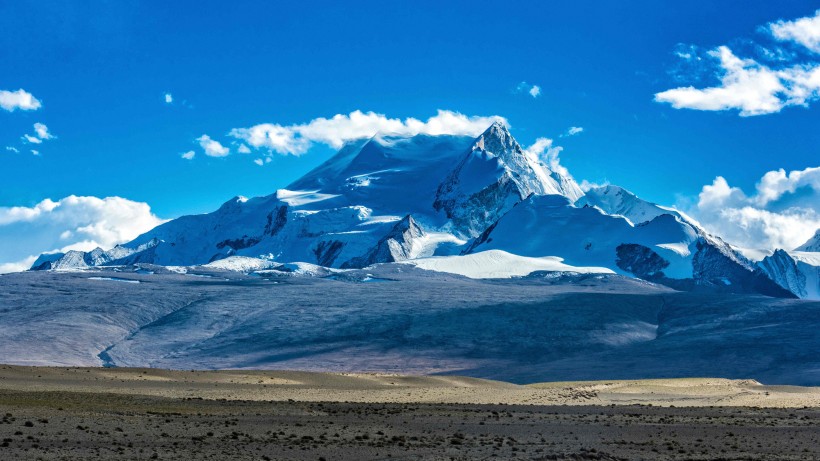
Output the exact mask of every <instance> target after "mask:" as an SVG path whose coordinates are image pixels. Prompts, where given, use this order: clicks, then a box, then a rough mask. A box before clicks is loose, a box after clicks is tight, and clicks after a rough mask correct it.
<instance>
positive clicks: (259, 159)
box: [253, 158, 265, 166]
mask: <svg viewBox="0 0 820 461" xmlns="http://www.w3.org/2000/svg"><path fill="white" fill-rule="evenodd" d="M253 163H255V164H257V165H259V166H262V165H264V164H265V161H264V160H262V159H261V158H258V159H256V160H254V161H253Z"/></svg>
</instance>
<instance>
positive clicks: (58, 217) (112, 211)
mask: <svg viewBox="0 0 820 461" xmlns="http://www.w3.org/2000/svg"><path fill="white" fill-rule="evenodd" d="M162 222H163V220H161V219H159V218H158V217H157V216H155V215H154V214H153V213H151V208H150V207H149V206H148V204H146V203H142V202H134V201H131V200H127V199H124V198H121V197H106V198H97V197H77V196H74V195H72V196H69V197H65V198H63V199H61V200H58V201H53V200H50V199H45V200H43V201H41V202H40V203H38V204H36V205H34V206H32V207H0V242H3V243H2V244H0V272H9V271H11V270H14V269H15V268H17V269H27V268H28V267H27V266H26V264H28V265H30V264H31V263H32V262H33V257H36V255H39V254H40V253H45V252H54V251H67V250H71V249H74V250H83V251H88V250H92V249H94V248H96V247H98V246H99V247H102V248H106V249H107V248H111V247H113V246H114V245H116V244H118V243H124V242H128V241H130V240H133V239H134V238H136V237H137V236H138V235H140V234H142V233H144V232H146V231H148V230H150V229H152V228H154V227H155V226H157V225H159V224H161V223H162ZM12 242H13V244H12ZM23 266H25V267H23Z"/></svg>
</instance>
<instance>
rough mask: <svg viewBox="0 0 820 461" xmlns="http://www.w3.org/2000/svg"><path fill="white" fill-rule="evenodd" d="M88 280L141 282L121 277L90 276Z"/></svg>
mask: <svg viewBox="0 0 820 461" xmlns="http://www.w3.org/2000/svg"><path fill="white" fill-rule="evenodd" d="M88 280H105V281H108V282H123V283H140V281H139V280H131V279H121V278H117V277H88Z"/></svg>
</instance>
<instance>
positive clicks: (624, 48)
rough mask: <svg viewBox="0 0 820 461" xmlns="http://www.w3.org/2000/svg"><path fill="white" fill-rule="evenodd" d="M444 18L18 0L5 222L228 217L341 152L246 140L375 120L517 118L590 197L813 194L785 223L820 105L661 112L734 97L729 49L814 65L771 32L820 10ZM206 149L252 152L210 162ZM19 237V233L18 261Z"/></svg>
mask: <svg viewBox="0 0 820 461" xmlns="http://www.w3.org/2000/svg"><path fill="white" fill-rule="evenodd" d="M441 3H442V2H413V3H409V2H392V1H381V2H352V3H349V2H261V1H260V2H251V1H247V2H245V1H242V2H230V3H227V2H226V3H225V4H216V3H215V2H207V3H204V4H203V3H201V2H165V3H162V2H125V1H111V2H85V1H37V2H28V1H15V2H3V3H0V90H3V91H7V92H16V91H18V90H19V89H22V90H24V91H25V92H26V93H27V94H31V95H32V96H33V97H34V98H36V100H37V101H38V102H39V107H37V108H31V107H29V109H28V110H24V108H23V107H17V108H16V109H14V110H8V109H7V110H0V210H3V209H5V210H6V212H7V213H8V210H9V209H11V207H23V208H27V209H32V208H31V207H34V206H35V205H36V204H38V203H41V202H42V201H43V200H44V199H51V200H54V201H59V200H60V199H62V198H64V197H68V196H71V195H77V196H83V197H99V198H104V197H110V196H119V197H124V198H126V199H129V200H131V201H135V202H144V203H147V204H148V205H150V207H151V210H152V211H153V213H154V214H155V215H156V216H158V217H159V218H163V219H167V218H173V217H176V216H179V215H182V214H188V213H201V212H207V211H211V210H213V209H214V208H216V207H217V206H218V205H219V204H221V203H222V202H224V201H225V200H227V199H228V198H230V197H232V196H235V195H246V196H255V195H266V194H269V193H272V192H273V191H274V190H276V189H277V188H280V187H283V186H285V185H287V184H288V183H290V182H291V181H293V180H294V179H296V178H298V177H299V176H300V175H301V174H303V173H305V172H306V171H308V170H310V169H311V168H313V167H314V166H316V165H318V164H319V163H321V162H322V161H323V160H325V159H327V158H328V156H329V155H331V154H332V152H333V149H332V148H331V147H329V146H327V145H324V144H322V143H315V144H313V145H312V147H311V148H310V149H308V150H307V152H304V153H302V154H301V155H298V156H297V155H290V154H279V153H275V152H274V153H269V152H268V151H267V149H265V148H264V147H263V148H261V149H254V151H253V152H252V153H250V154H240V153H238V152H237V149H238V146H239V142H240V140H239V139H237V138H235V137H231V136H230V135H229V133H230V132H231V130H232V129H235V128H247V127H252V126H255V125H258V124H261V123H272V124H279V125H282V126H289V125H293V124H306V123H309V122H310V121H311V120H314V119H316V118H317V117H332V116H334V115H336V114H350V113H351V112H353V111H357V110H360V111H364V112H368V111H373V112H375V113H377V114H383V115H384V116H386V117H389V118H398V119H405V118H407V117H414V118H417V119H421V120H426V119H428V118H429V117H432V116H435V115H436V113H437V111H438V110H448V111H454V112H458V113H461V114H465V115H467V116H493V115H498V116H502V117H505V118H506V119H507V120H508V122H509V124H510V126H511V131H512V133H513V135H515V136H516V138H517V139H518V140H519V141H520V142H521V143H522V144H523V145H525V146H527V145H530V144H532V143H533V142H534V141H535V140H536V139H537V138H539V137H548V138H552V139H554V142H555V144H556V145H560V146H561V147H563V151H562V153H561V162H562V164H563V165H564V166H566V167H567V168H568V169H569V171H570V172H571V173H572V174H573V176H574V177H575V178H576V179H577V180H578V181H581V180H588V181H590V182H594V183H602V182H612V183H615V184H618V185H622V186H624V187H627V188H629V189H630V190H632V191H634V192H635V193H637V194H638V195H639V196H641V197H643V198H646V199H648V200H652V201H655V202H659V203H662V204H668V205H678V206H680V207H683V208H685V207H687V206H695V205H694V204H695V203H697V202H698V200H699V197H698V194H702V193H703V191H704V189H703V188H704V186H708V187H715V184H716V183H714V181H715V180H716V178H717V177H719V176H720V177H723V178H725V180H726V181H727V183H728V184H727V187H728V190H729V192H727V193H725V194H724V195H726V196H731V195H732V194H733V193H734V189H732V188H733V187H736V188H739V189H738V190H741V191H743V192H742V193H743V194H744V195H743V196H742V197H739V198H738V197H737V194H735V198H736V199H743V200H750V201H756V202H755V203H756V204H757V205H755V206H758V208H761V209H764V211H768V212H779V211H782V209H785V208H788V207H789V206H791V205H792V204H793V203H792V202H793V201H794V200H798V199H799V198H800V197H801V196H802V195H801V194H803V195H806V193H805V191H804V190H803V189H805V188H806V187H808V188H809V189H811V188H812V187H813V186H812V184H814V183H812V182H811V181H809V182H808V183H806V180H805V179H803V180H802V181H803V183H799V181H797V180H796V179H795V181H796V182H795V184H797V186H796V188H797V189H799V190H796V191H790V192H789V193H791V192H794V197H792V196H791V195H790V196H789V197H786V196H782V197H781V196H778V197H777V198H776V199H775V200H770V201H769V202H771V203H769V202H766V203H764V205H767V206H768V205H770V204H771V205H772V206H769V207H768V208H766V207H763V206H761V205H760V203H762V202H761V201H760V195H761V193H760V192H755V190H756V189H755V188H756V184H759V183H760V182H761V180H762V178H763V177H764V174H766V173H767V172H770V171H777V170H778V169H780V168H783V169H785V171H786V173H787V174H788V172H791V171H793V170H796V171H803V170H805V169H807V168H812V167H818V166H820V161H819V160H818V159H820V155H818V154H820V152H819V151H820V148H818V146H820V129H818V127H819V126H820V108H818V106H817V104H813V102H814V99H816V97H817V96H816V93H814V94H811V91H810V94H809V95H808V96H806V97H804V98H803V99H802V100H799V101H797V102H794V101H792V102H788V103H785V104H782V105H783V106H784V107H774V108H772V107H771V106H765V104H763V105H760V104H758V105H757V106H754V107H757V108H758V112H761V111H762V112H764V113H759V114H747V113H744V110H745V109H743V107H747V108H748V107H752V106H743V104H745V103H736V102H733V101H734V100H733V99H732V96H731V95H730V96H725V95H724V96H725V97H724V98H723V99H720V97H718V99H720V100H719V101H717V102H715V100H714V98H713V96H714V95H711V94H710V95H709V97H710V98H712V99H710V100H709V101H705V102H704V101H702V95H701V94H694V95H693V94H686V93H670V94H668V95H669V97H668V98H667V99H666V100H665V101H664V100H662V101H658V100H656V97H655V95H656V94H658V93H663V92H665V91H667V90H671V89H676V88H681V87H683V88H685V87H687V86H690V85H691V86H693V87H694V88H697V89H700V88H708V87H715V86H720V85H721V78H722V76H725V74H727V73H728V71H727V67H726V65H728V64H726V63H727V62H728V61H720V58H719V56H718V55H717V54H716V53H717V51H715V50H718V49H719V48H718V47H721V46H725V47H728V49H731V51H732V52H733V53H734V55H736V56H740V57H741V58H743V59H753V60H755V63H758V64H760V65H764V66H768V67H767V68H770V69H784V68H791V67H794V66H803V67H807V66H808V68H811V66H813V65H816V63H817V62H818V59H817V56H818V52H820V51H814V50H812V48H811V46H813V45H812V43H813V42H806V41H805V40H810V39H811V36H810V34H809V36H808V37H809V38H808V39H806V37H804V36H794V35H793V36H791V38H788V37H787V38H783V37H781V38H780V39H777V38H776V37H773V36H772V32H771V29H770V28H767V27H769V26H767V25H770V24H771V23H773V22H775V21H777V20H786V21H793V20H796V19H798V18H811V17H813V16H814V15H815V11H816V10H818V9H820V2H810V1H795V0H793V1H788V0H782V1H778V2H771V1H749V0H742V1H741V0H738V1H721V2H714V1H686V2H659V1H632V2H623V1H595V2H592V1H573V2H561V3H559V2H501V3H499V2H475V1H473V2H446V4H444V5H442V4H441ZM809 26H812V24H809ZM787 32H788V31H787ZM810 32H811V31H810ZM801 39H805V40H803V42H802V43H801V41H800V40H801ZM710 51H711V52H712V54H710ZM773 52H777V53H779V54H778V55H777V56H774V55H773ZM767 53H768V55H766V54H767ZM773 56H774V57H773ZM721 63H722V64H724V65H723V67H721ZM747 67H748V66H747ZM741 77H742V76H741ZM522 82H526V83H527V85H526V88H523V86H522V85H521V84H522ZM725 83H726V82H724V87H725V86H726V84H725ZM533 85H536V86H538V87H539V88H540V94H538V95H537V96H535V97H533V96H532V95H531V94H530V91H529V90H530V89H532V87H533ZM519 87H522V88H523V91H521V90H520V89H519ZM810 88H811V87H810ZM731 89H732V88H730V90H731ZM815 91H816V90H815ZM166 94H170V95H171V96H170V98H171V100H172V101H171V102H170V103H167V102H166ZM18 95H19V94H18ZM718 96H719V95H718ZM9 97H11V96H9ZM693 97H694V98H695V99H692V98H693ZM779 97H780V100H781V102H782V100H784V99H786V96H783V95H780V96H779ZM699 98H700V99H699ZM792 99H794V98H792ZM727 101H728V102H727ZM758 102H759V101H758ZM752 103H754V101H753V102H752ZM752 103H749V104H752ZM764 103H765V101H764ZM714 104H718V106H720V105H721V104H723V106H720V107H718V108H720V109H726V110H714V107H715V106H714ZM733 104H734V106H733ZM676 107H680V108H676ZM760 107H763V109H760ZM753 110H755V109H753ZM747 112H748V111H747ZM35 123H40V124H43V125H45V126H46V127H47V130H48V133H47V136H46V138H47V137H48V136H51V138H50V139H43V138H40V137H38V134H37V133H36V132H35V127H34V124H35ZM571 127H582V128H583V131H582V132H580V133H577V134H576V135H574V136H567V135H566V133H567V130H569V129H570V128H571ZM205 134H207V135H208V136H209V137H211V138H212V139H214V140H216V141H217V142H219V143H221V144H222V145H224V146H225V147H227V148H229V149H230V150H231V154H230V155H227V156H225V157H210V156H208V155H205V153H204V151H203V148H202V147H201V145H200V143H199V142H198V141H197V139H198V138H200V137H201V136H202V135H205ZM25 135H29V137H30V139H31V137H34V138H36V139H34V141H35V143H31V142H27V141H24V140H23V139H21V137H24V136H25ZM562 135H564V136H562ZM38 140H39V141H41V142H40V143H36V141H38ZM4 147H7V148H6V149H3V148H4ZM15 150H16V151H17V152H15ZM32 150H35V151H37V153H38V155H33V154H32V152H31V151H32ZM189 151H193V152H194V158H193V159H191V160H186V159H184V158H182V157H181V154H183V153H186V152H189ZM268 158H269V159H270V160H267V163H264V162H265V160H263V159H268ZM254 160H262V163H263V165H262V166H259V165H257V164H256V163H254ZM805 177H808V176H806V175H804V178H805ZM787 179H788V180H791V179H793V178H791V177H787ZM806 184H808V186H806ZM710 185H711V186H710ZM717 186H721V184H717ZM817 188H818V189H820V186H818V187H817ZM813 190H814V189H812V190H810V191H809V193H808V196H809V197H813V195H812V191H813ZM795 197H796V198H795ZM764 202H765V201H764ZM774 202H778V203H774ZM738 203H740V202H738ZM738 203H736V204H735V205H737V207H738V209H740V208H742V206H741V205H742V203H740V204H738ZM749 203H751V202H749ZM802 206H803V208H805V207H806V205H805V204H803V205H802ZM773 207H774V208H773ZM777 207H780V209H777ZM808 207H809V208H812V206H811V205H808ZM696 211H697V210H696ZM814 211H817V210H814ZM704 213H705V212H704ZM804 217H805V216H804ZM814 218H816V215H812V217H811V219H814ZM10 219H11V218H7V219H6V221H7V222H8V221H9V220H10ZM716 220H717V218H716ZM704 221H709V219H704ZM809 222H810V223H816V222H817V221H811V220H810V221H809ZM2 225H3V222H2V219H0V226H2ZM811 225H813V224H805V226H806V228H807V229H808V227H811ZM806 232H807V231H806ZM10 233H11V231H8V232H7V233H6V234H5V235H4V234H3V231H2V229H0V246H1V245H6V244H7V242H6V241H4V238H8V235H11V234H10ZM804 233H805V232H804ZM801 235H802V234H801ZM106 242H108V241H107V240H106ZM43 250H46V248H44V249H43ZM3 262H4V261H3V255H2V254H0V263H3Z"/></svg>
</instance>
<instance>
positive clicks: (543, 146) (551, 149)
mask: <svg viewBox="0 0 820 461" xmlns="http://www.w3.org/2000/svg"><path fill="white" fill-rule="evenodd" d="M563 150H564V148H563V147H561V146H555V145H553V140H552V139H549V138H538V139H536V140H535V142H534V143H533V144H532V145H531V146H530V147H528V148H526V149H525V150H524V152H525V153H526V154H527V155H529V156H531V157H534V158H537V159H539V160H541V161H542V162H544V163H545V164H546V165H547V166H548V167H549V169H550V170H552V171H554V172H556V173H559V174H561V175H563V176H566V177H571V176H572V175H570V174H569V171H568V170H567V169H566V168H565V167H564V166H563V165H561V161H560V159H559V157H558V156H559V155H560V154H561V151H563Z"/></svg>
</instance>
